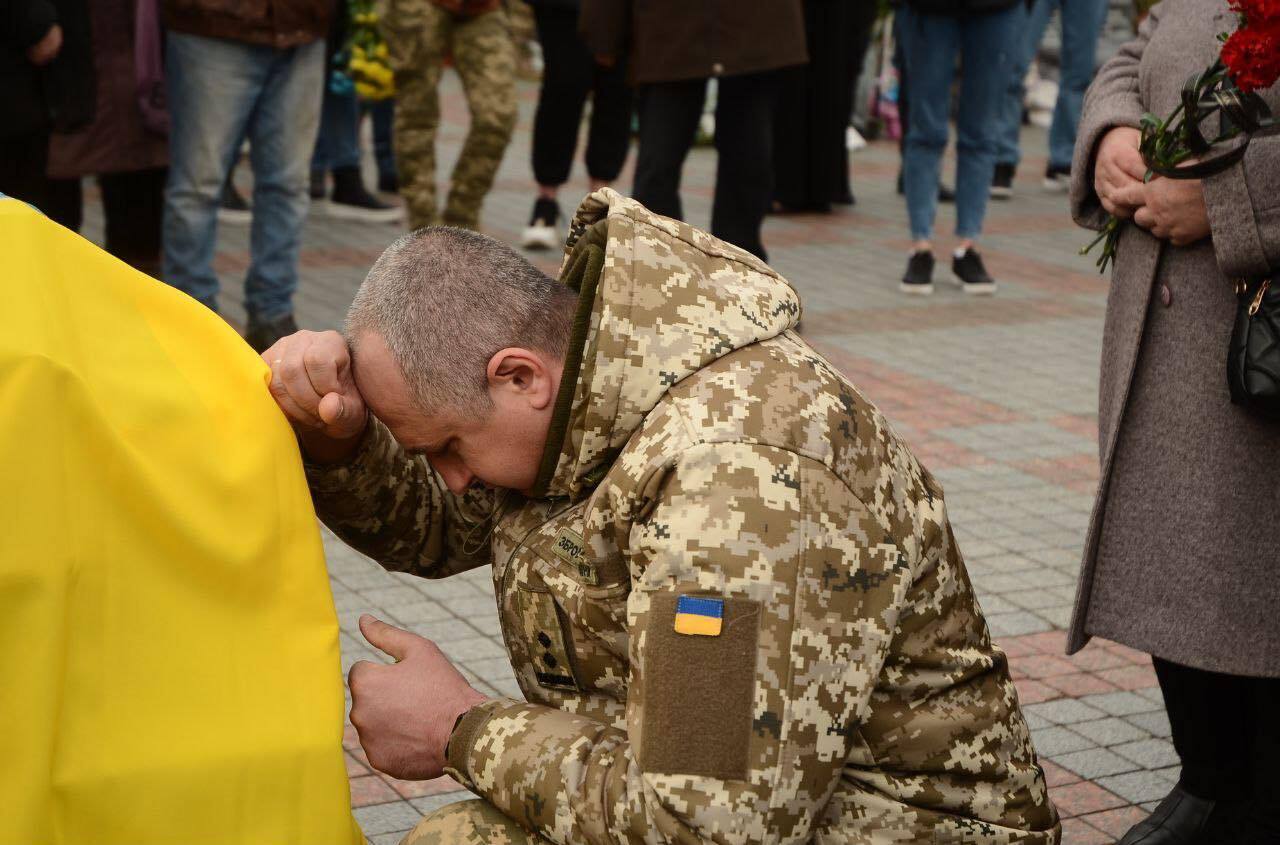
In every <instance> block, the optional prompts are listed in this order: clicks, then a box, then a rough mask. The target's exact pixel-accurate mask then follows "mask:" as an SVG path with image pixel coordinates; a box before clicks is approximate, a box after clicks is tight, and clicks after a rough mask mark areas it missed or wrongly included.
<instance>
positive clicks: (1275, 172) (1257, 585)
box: [1068, 0, 1280, 677]
mask: <svg viewBox="0 0 1280 845" xmlns="http://www.w3.org/2000/svg"><path fill="white" fill-rule="evenodd" d="M1235 27H1236V18H1235V16H1234V15H1233V14H1232V13H1231V12H1230V11H1229V10H1228V8H1227V3H1226V2H1225V0H1165V2H1163V3H1161V4H1159V5H1157V6H1156V7H1155V8H1154V9H1153V11H1152V13H1151V16H1150V18H1149V19H1148V20H1147V21H1146V22H1145V23H1144V24H1143V26H1142V29H1141V31H1140V33H1139V35H1138V37H1137V38H1136V39H1135V40H1134V41H1132V42H1131V43H1129V44H1127V45H1125V47H1123V48H1122V49H1121V50H1120V52H1119V54H1118V55H1117V56H1116V57H1115V58H1113V59H1112V60H1111V61H1110V62H1108V63H1107V64H1106V65H1105V66H1104V67H1103V68H1102V70H1101V71H1100V72H1099V74H1098V77H1097V79H1096V80H1095V81H1094V83H1093V85H1092V86H1091V87H1090V89H1089V92H1088V94H1087V95H1086V98H1085V105H1084V112H1083V115H1082V118H1081V122H1080V131H1079V135H1078V136H1077V141H1076V151H1075V163H1074V165H1073V167H1072V173H1073V183H1072V186H1071V205H1072V214H1073V216H1074V217H1075V220H1076V222H1078V223H1079V224H1080V225H1082V226H1086V227H1090V228H1094V229H1097V228H1100V227H1101V226H1102V224H1103V221H1104V219H1105V216H1106V213H1105V212H1104V211H1103V210H1102V207H1101V205H1100V203H1099V199H1098V196H1097V194H1096V193H1095V192H1094V190H1093V163H1094V154H1095V152H1096V150H1097V146H1098V142H1099V141H1101V140H1102V137H1103V136H1104V135H1105V134H1106V133H1107V131H1108V130H1110V129H1111V128H1113V127H1116V126H1132V127H1137V126H1138V123H1139V120H1140V118H1141V117H1142V114H1143V112H1144V111H1150V112H1153V113H1155V114H1157V115H1160V116H1162V117H1163V116H1164V115H1167V114H1169V113H1170V112H1171V111H1172V110H1173V109H1174V107H1175V106H1176V105H1177V104H1178V102H1179V92H1180V90H1181V88H1182V85H1183V83H1184V81H1185V80H1186V79H1187V77H1189V76H1190V75H1191V74H1192V73H1195V72H1198V71H1200V70H1202V69H1204V68H1205V67H1207V66H1208V65H1209V64H1210V63H1211V62H1212V61H1213V59H1214V57H1215V55H1216V52H1217V50H1218V47H1219V45H1218V42H1217V40H1216V36H1217V34H1218V33H1220V32H1230V31H1232V30H1234V29H1235ZM1262 93H1263V96H1264V98H1265V99H1266V100H1267V101H1268V103H1269V104H1270V105H1271V107H1272V109H1273V110H1275V111H1276V113H1277V114H1280V86H1273V87H1272V88H1271V89H1269V90H1268V91H1265V92H1262ZM1204 195H1205V203H1206V206H1207V207H1208V212H1209V220H1210V228H1211V230H1212V236H1211V238H1209V239H1206V240H1203V241H1201V242H1200V243H1196V244H1192V245H1190V246H1187V247H1182V248H1179V247H1175V246H1173V245H1172V244H1169V243H1167V242H1161V241H1159V240H1157V239H1156V238H1154V237H1153V236H1151V235H1150V234H1148V233H1147V232H1146V231H1145V230H1143V229H1140V228H1139V227H1137V226H1136V225H1133V224H1128V225H1126V226H1125V227H1124V233H1123V235H1122V237H1121V240H1120V244H1119V250H1118V252H1117V260H1116V263H1115V265H1114V271H1113V275H1112V279H1111V288H1110V292H1109V294H1108V298H1107V313H1106V324H1105V327H1104V330H1103V340H1102V373H1101V384H1100V390H1099V407H1098V416H1099V432H1098V433H1099V442H1100V452H1101V458H1102V480H1101V484H1100V486H1099V489H1098V497H1097V501H1096V503H1095V505H1094V510H1093V518H1092V520H1091V524H1090V527H1089V534H1088V537H1087V539H1086V543H1085V552H1084V562H1083V566H1082V568H1081V576H1080V585H1079V592H1078V594H1077V598H1076V608H1075V615H1074V618H1073V620H1072V624H1071V632H1070V638H1069V640H1068V651H1069V652H1075V651H1077V650H1079V649H1080V648H1082V647H1083V646H1084V644H1085V643H1087V642H1088V640H1089V638H1090V637H1091V636H1094V635H1097V636H1100V637H1106V638H1108V639H1112V640H1116V641H1118V642H1121V643H1124V644H1125V645H1128V646H1132V647H1133V648H1137V649H1141V650H1142V651H1146V652H1149V653H1151V654H1154V655H1156V656H1157V657H1161V658H1164V659H1166V660H1170V661H1173V662H1175V663H1180V664H1183V665H1187V666H1193V667H1196V668H1199V669H1208V670H1213V671H1218V672H1227V673H1231V674H1238V675H1252V676H1263V677H1280V424H1276V423H1270V422H1265V421H1262V420H1260V419H1257V418H1255V417H1252V416H1250V415H1249V414H1248V413H1246V412H1245V411H1244V410H1242V409H1241V408H1239V407H1237V406H1235V405H1233V404H1231V401H1230V397H1229V394H1228V390H1227V382H1226V350H1227V341H1228V339H1229V337H1230V335H1231V324H1232V319H1233V316H1234V313H1235V294H1234V291H1233V288H1232V280H1233V279H1236V278H1239V277H1242V276H1243V277H1256V276H1259V275H1262V274H1265V273H1267V272H1268V271H1269V270H1280V136H1276V135H1271V136H1269V137H1258V138H1255V139H1254V141H1253V143H1252V145H1251V146H1250V148H1249V151H1248V153H1247V154H1246V155H1245V158H1244V160H1243V161H1242V162H1241V163H1239V164H1237V165H1235V166H1233V167H1231V168H1230V169H1228V170H1227V171H1225V172H1224V173H1221V174H1219V175H1216V176H1212V177H1209V178H1208V179H1206V180H1205V181H1204Z"/></svg>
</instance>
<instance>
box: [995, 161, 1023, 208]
mask: <svg viewBox="0 0 1280 845" xmlns="http://www.w3.org/2000/svg"><path fill="white" fill-rule="evenodd" d="M1016 169H1017V167H1016V166H1015V165H1012V164H997V165H996V172H995V174H994V175H993V176H992V177H991V196H992V197H994V198H995V199H998V200H1007V199H1008V198H1009V197H1011V196H1013V173H1014V171H1015V170H1016Z"/></svg>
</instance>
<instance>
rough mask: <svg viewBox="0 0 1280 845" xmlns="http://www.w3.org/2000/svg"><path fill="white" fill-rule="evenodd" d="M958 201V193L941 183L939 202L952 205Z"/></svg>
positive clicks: (939, 186) (939, 184) (939, 185)
mask: <svg viewBox="0 0 1280 845" xmlns="http://www.w3.org/2000/svg"><path fill="white" fill-rule="evenodd" d="M955 201H956V192H955V191H954V190H952V189H951V188H948V187H947V186H946V185H944V184H942V183H941V182H939V183H938V202H942V203H951V202H955Z"/></svg>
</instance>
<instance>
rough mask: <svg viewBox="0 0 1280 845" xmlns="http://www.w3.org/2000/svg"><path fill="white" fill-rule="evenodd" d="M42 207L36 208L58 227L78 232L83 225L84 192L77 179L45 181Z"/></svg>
mask: <svg viewBox="0 0 1280 845" xmlns="http://www.w3.org/2000/svg"><path fill="white" fill-rule="evenodd" d="M44 196H45V199H44V205H42V206H37V207H38V208H39V209H40V210H41V211H43V212H44V213H45V215H46V216H47V217H48V218H49V219H50V220H52V221H53V222H55V223H57V224H58V225H59V226H66V227H67V228H68V229H70V230H71V231H73V232H79V231H80V227H81V226H82V225H83V224H84V191H83V190H82V189H81V186H80V180H79V179H46V180H45V185H44Z"/></svg>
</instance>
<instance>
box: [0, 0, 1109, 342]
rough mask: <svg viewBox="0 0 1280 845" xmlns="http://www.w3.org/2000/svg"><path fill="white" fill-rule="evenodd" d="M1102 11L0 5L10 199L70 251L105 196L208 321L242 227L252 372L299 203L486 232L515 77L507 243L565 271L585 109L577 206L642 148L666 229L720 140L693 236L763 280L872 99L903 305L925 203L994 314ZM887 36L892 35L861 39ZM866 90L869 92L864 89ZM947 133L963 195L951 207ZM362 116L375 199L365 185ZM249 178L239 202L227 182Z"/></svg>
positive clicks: (925, 225)
mask: <svg viewBox="0 0 1280 845" xmlns="http://www.w3.org/2000/svg"><path fill="white" fill-rule="evenodd" d="M1106 6H1107V3H1106V0H1035V2H1026V0H962V2H952V0H908V2H904V3H901V4H900V5H899V6H898V7H897V8H896V9H894V8H891V7H889V6H886V5H884V4H882V3H877V2H872V0H858V1H857V2H855V1H854V0H786V2H771V3H756V4H746V5H742V4H737V3H730V2H724V0H704V2H702V3H700V4H695V6H694V7H690V6H689V4H688V3H686V2H683V0H654V2H647V3H643V4H638V5H637V4H631V3H627V2H624V0H529V2H527V3H526V2H525V0H385V2H382V3H380V4H378V5H377V6H376V7H375V4H374V0H272V2H270V3H266V4H226V3H218V2H213V0H5V14H6V18H7V20H8V22H9V24H10V25H9V26H8V27H7V28H6V33H5V41H4V42H3V47H2V54H0V79H3V81H4V83H5V90H6V91H7V92H9V97H10V99H11V101H12V106H13V107H12V108H11V109H10V120H9V121H7V122H6V124H5V126H4V127H3V128H0V145H2V152H3V155H0V190H2V191H3V192H5V193H7V194H10V195H13V196H16V197H19V198H21V199H25V200H28V201H29V202H31V203H33V204H34V205H36V206H37V207H39V208H41V209H42V210H44V211H45V212H46V213H47V214H49V215H50V216H52V217H53V218H54V219H56V220H58V221H59V222H61V223H63V224H65V225H67V226H69V227H71V228H73V229H78V228H79V226H80V222H81V204H82V199H81V196H82V188H81V183H82V180H83V178H84V177H88V176H93V177H96V178H97V181H98V184H99V187H100V191H101V196H102V202H103V205H104V208H105V212H106V220H107V224H106V229H107V232H106V246H107V249H108V250H109V251H111V252H112V253H113V254H115V255H117V256H119V257H120V258H122V259H124V260H125V261H128V262H129V263H131V264H133V265H134V266H135V267H138V268H139V269H141V270H143V271H144V272H147V273H150V274H152V275H155V276H157V277H159V278H161V279H163V280H164V281H166V282H168V283H169V284H172V285H174V286H175V287H177V288H179V289H181V290H183V291H186V292H187V293H189V294H191V295H192V296H193V297H195V298H197V299H199V300H200V301H201V302H203V303H205V304H206V305H207V306H209V307H210V308H213V309H215V310H216V308H217V292H218V281H217V277H216V275H215V274H214V271H213V267H212V257H213V254H214V248H215V243H216V232H217V225H218V222H219V221H222V222H224V223H233V224H235V223H239V224H248V225H250V226H251V227H252V237H251V240H252V249H251V253H252V255H251V261H250V266H249V269H248V273H247V275H246V278H245V297H246V305H247V311H248V325H247V326H246V327H245V331H246V336H247V338H248V340H249V342H250V343H251V344H252V345H253V346H254V347H255V348H258V349H262V348H266V347H267V346H269V345H270V344H271V343H272V342H273V341H274V340H275V339H276V338H278V337H280V336H283V335H286V334H288V333H290V332H292V331H293V330H294V329H295V328H296V326H295V323H294V320H293V313H292V296H293V293H294V291H295V289H296V287H297V284H298V250H299V237H300V235H299V233H300V230H301V225H302V221H303V219H304V217H305V215H306V213H307V210H308V204H309V202H315V203H316V204H317V208H318V210H320V211H323V212H324V213H326V214H329V215H332V216H334V217H338V218H344V219H353V220H366V221H389V222H398V221H400V220H402V219H404V218H406V217H407V222H408V226H409V227H410V228H418V227H421V226H427V225H433V224H441V223H442V224H445V225H451V226H460V227H464V228H471V229H475V228H478V227H479V226H480V213H481V207H482V204H483V202H484V198H485V195H486V194H487V192H488V190H489V188H490V186H491V185H492V182H493V178H494V174H495V172H496V170H497V167H498V165H499V163H500V162H501V160H502V157H503V154H504V151H505V149H506V147H507V144H508V141H509V140H510V137H511V132H512V130H513V127H514V124H515V117H516V95H515V83H516V79H517V77H518V76H519V75H520V74H521V73H522V72H524V73H528V72H529V71H530V70H532V72H533V73H539V71H540V76H541V90H540V95H539V99H538V107H537V111H536V114H535V118H534V126H533V154H532V175H533V181H534V182H535V183H536V191H535V201H534V204H533V210H532V213H531V215H530V220H529V226H528V228H527V230H526V231H525V232H524V235H523V238H522V245H523V246H525V247H526V248H530V249H538V248H543V249H546V248H553V247H555V246H557V245H558V244H559V242H560V238H561V237H562V232H563V230H564V227H565V224H566V220H565V210H564V209H563V208H562V207H561V205H560V198H559V188H560V186H561V185H563V184H564V183H565V182H566V181H567V179H568V177H569V173H570V169H571V167H572V164H573V161H574V159H575V155H576V148H577V146H578V140H579V134H580V133H579V127H580V126H581V124H582V121H583V116H584V112H587V111H588V105H587V104H588V102H589V103H590V106H589V118H588V129H587V132H586V143H585V151H584V153H585V154H584V156H583V158H584V160H585V165H586V169H587V173H588V175H589V177H590V185H591V187H592V188H593V189H594V188H598V187H601V186H605V185H610V184H612V183H613V182H615V181H616V180H617V178H618V176H619V174H620V173H621V172H622V169H623V166H624V164H625V161H626V158H627V155H628V152H629V150H630V148H631V146H632V138H633V136H634V137H635V138H636V139H637V143H636V149H637V151H636V162H635V179H634V184H633V185H632V186H631V193H632V194H633V195H634V196H635V197H636V198H637V199H639V200H640V201H641V202H643V203H644V204H645V205H646V206H648V207H649V208H651V209H653V210H655V211H657V212H660V213H662V214H664V215H668V216H671V217H676V218H680V217H682V214H683V211H682V206H681V201H680V182H681V172H682V169H683V165H684V161H685V158H686V157H687V155H688V153H689V150H690V148H691V147H692V146H693V145H694V144H695V143H696V142H697V141H698V140H699V139H700V138H705V137H709V138H711V139H712V141H713V143H714V144H715V148H716V151H717V153H718V167H717V174H716V186H715V198H714V202H713V206H712V212H711V219H710V221H709V225H708V226H707V228H709V230H710V231H711V232H712V233H713V234H715V235H717V236H718V237H721V238H723V239H725V240H727V241H729V242H731V243H733V244H736V245H738V246H740V247H742V248H743V249H746V250H748V251H750V252H753V253H755V254H756V255H759V256H761V257H767V251H766V249H765V244H764V243H763V240H762V237H761V228H762V223H763V220H764V218H765V216H766V215H767V214H770V213H790V212H826V211H829V210H831V208H832V206H833V205H852V204H853V203H854V201H855V200H854V194H853V190H852V187H851V185H850V176H849V174H850V170H849V163H848V152H847V143H846V140H847V138H848V137H849V136H850V132H851V120H855V116H856V115H858V114H859V112H860V111H861V112H865V111H866V109H865V107H864V104H863V102H860V98H859V96H858V92H859V91H861V92H862V93H863V94H864V95H866V93H867V90H868V89H871V95H870V100H872V101H874V104H875V107H876V109H877V111H878V112H880V113H883V114H887V115H889V117H890V121H889V127H890V129H891V131H897V129H898V127H899V126H900V127H901V136H902V139H903V167H902V175H901V178H900V185H901V190H902V192H903V193H904V194H905V197H906V202H907V206H908V208H909V211H910V221H911V236H912V240H913V243H914V248H913V252H912V254H911V256H910V258H909V261H908V266H907V269H906V272H905V273H904V275H903V278H902V280H901V288H902V290H903V291H904V292H906V293H916V294H919V293H930V292H932V280H933V264H934V257H933V251H932V238H933V220H934V215H935V211H936V204H937V202H938V201H939V199H941V200H943V201H950V200H954V201H955V202H956V204H957V226H956V232H955V234H956V236H957V238H959V247H958V248H957V250H956V253H955V256H954V258H953V271H954V274H955V276H956V278H957V281H960V282H962V283H963V286H964V289H965V290H966V291H968V292H971V293H991V292H993V291H994V290H995V282H994V280H992V278H991V277H990V275H989V274H988V273H987V271H986V269H985V267H984V265H983V262H982V259H981V257H980V256H979V254H978V252H977V250H976V248H975V242H976V240H977V238H978V237H979V235H980V233H981V230H982V219H983V215H984V210H985V206H986V202H987V199H988V197H989V196H996V197H1005V196H1008V195H1009V193H1010V190H1011V184H1012V176H1013V172H1014V169H1015V168H1016V166H1017V163H1018V158H1019V152H1018V145H1017V137H1018V130H1019V127H1020V125H1021V123H1022V122H1023V120H1024V117H1025V109H1024V103H1025V100H1026V97H1025V91H1024V80H1025V79H1026V78H1027V74H1028V69H1029V68H1032V67H1033V66H1034V64H1035V57H1036V53H1037V49H1038V46H1039V44H1040V41H1041V38H1042V36H1043V34H1044V31H1045V28H1046V26H1047V23H1048V21H1049V19H1050V16H1051V14H1052V13H1053V12H1054V11H1055V10H1057V9H1059V8H1060V10H1061V16H1060V17H1061V20H1062V22H1063V23H1062V26H1061V30H1062V50H1061V58H1060V65H1061V74H1060V77H1061V78H1060V86H1059V93H1058V100H1057V106H1056V108H1055V110H1054V112H1053V126H1052V129H1051V139H1052V140H1051V147H1052V149H1051V157H1050V162H1049V168H1048V172H1047V173H1046V184H1047V185H1049V186H1050V187H1052V188H1055V189H1056V188H1062V187H1064V186H1065V179H1066V177H1067V176H1068V175H1069V173H1070V153H1071V147H1072V143H1073V141H1074V137H1075V127H1076V123H1077V121H1078V120H1079V112H1080V104H1081V100H1082V97H1083V92H1084V89H1085V87H1086V86H1087V84H1088V82H1089V80H1090V79H1091V77H1092V74H1093V70H1094V65H1095V56H1094V52H1095V44H1096V41H1097V37H1098V32H1099V30H1100V28H1101V25H1102V20H1103V16H1104V15H1105V11H1106ZM890 15H892V17H890ZM890 20H892V27H890V25H889V21H890ZM878 21H882V22H883V24H882V25H881V26H880V27H879V28H877V22H878ZM877 31H879V32H881V33H883V35H884V37H883V38H879V39H875V34H876V32H877ZM535 32H536V46H535V45H533V44H532V43H531V42H530V39H531V37H532V36H533V35H534V33H535ZM873 39H875V46H876V47H877V49H876V50H874V51H870V55H871V56H872V58H871V60H870V61H868V55H869V49H868V48H869V47H870V46H872V44H873ZM890 45H892V46H890ZM975 59H977V60H975ZM534 64H537V65H539V67H532V66H533V65H534ZM448 65H452V67H453V68H454V69H455V70H456V72H457V73H458V74H459V76H460V77H461V79H462V81H463V85H464V90H465V92H466V97H467V103H468V106H469V109H470V113H471V123H470V128H469V130H468V133H467V137H466V142H465V144H464V146H463V149H462V151H461V153H460V154H459V156H458V158H457V161H456V162H455V163H454V165H453V170H452V173H451V176H450V178H449V181H448V193H447V196H446V197H445V198H444V201H443V203H440V202H439V201H438V199H437V196H436V158H435V147H436V143H435V140H436V132H437V128H438V124H439V120H440V107H439V102H438V95H437V88H438V84H439V80H440V76H441V74H442V73H443V72H444V70H445V68H446V66H448ZM868 67H869V69H870V70H871V71H872V74H873V75H874V77H875V78H874V80H873V82H874V84H871V85H867V84H860V79H861V77H862V76H863V75H864V74H863V70H864V68H868ZM908 92H910V96H908ZM953 93H956V94H958V96H953ZM866 99H868V98H867V97H865V96H864V97H862V98H861V100H864V101H865V100H866ZM953 115H954V117H955V120H956V123H957V129H958V132H957V142H956V145H957V150H958V152H959V168H958V171H957V180H956V185H955V190H954V192H953V191H952V190H951V189H949V188H947V187H945V186H941V185H940V182H939V169H940V162H941V160H942V154H943V151H944V149H945V147H946V145H947V140H948V124H949V121H950V120H951V118H952V116H953ZM366 117H367V118H368V119H369V120H370V122H371V123H372V133H371V134H372V138H373V144H374V148H375V149H374V153H375V160H376V162H377V184H376V186H373V187H376V189H377V192H376V193H375V192H374V191H372V190H370V186H367V185H366V184H365V181H364V179H363V177H362V175H361V170H360V145H359V139H360V137H361V132H360V128H361V122H362V121H363V120H364V119H365V118H366ZM859 122H860V123H861V121H859ZM852 136H853V138H854V140H855V141H858V140H860V138H859V136H857V133H856V131H853V133H852ZM245 158H247V161H248V166H249V169H250V170H251V171H252V175H253V179H252V184H253V194H252V197H244V196H242V195H241V194H240V193H239V191H237V189H236V186H235V182H234V179H233V173H234V170H235V168H236V166H237V163H239V162H240V161H241V160H242V159H245ZM393 194H399V195H400V197H401V198H402V199H401V200H400V201H396V200H395V198H394V197H392V196H391V195H393ZM695 222H701V221H695ZM704 225H706V224H704Z"/></svg>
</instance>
